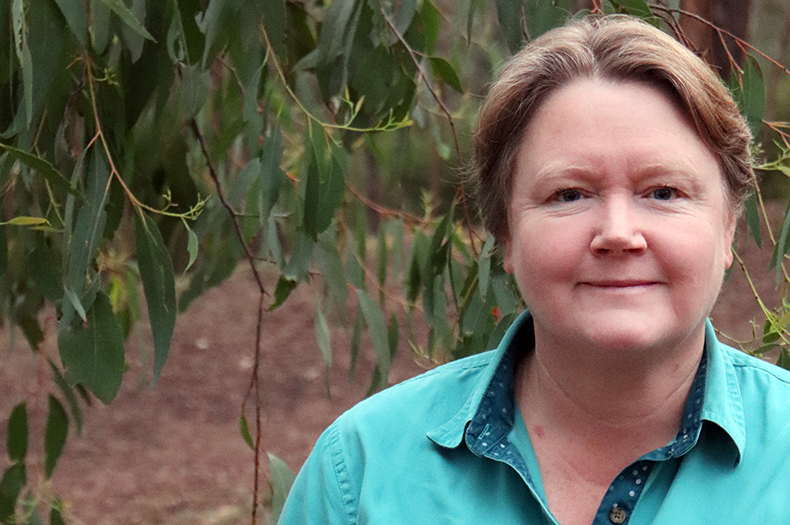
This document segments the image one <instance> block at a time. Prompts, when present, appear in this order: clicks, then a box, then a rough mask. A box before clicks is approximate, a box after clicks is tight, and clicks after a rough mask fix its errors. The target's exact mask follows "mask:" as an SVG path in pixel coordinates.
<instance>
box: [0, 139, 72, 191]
mask: <svg viewBox="0 0 790 525" xmlns="http://www.w3.org/2000/svg"><path fill="white" fill-rule="evenodd" d="M0 148H2V149H4V150H6V151H7V152H8V153H9V155H11V156H12V157H14V158H15V159H17V160H18V161H19V162H21V163H23V164H25V165H26V166H27V167H28V168H30V169H32V170H34V171H37V172H38V173H40V174H41V175H43V176H44V178H45V179H46V180H47V181H48V182H49V183H50V184H52V185H53V186H55V187H56V188H61V189H63V190H66V191H67V192H69V193H71V194H72V195H78V193H77V190H76V189H75V188H74V186H73V185H72V184H71V183H70V182H69V180H68V179H67V178H66V177H64V176H63V175H62V174H61V173H60V172H59V171H58V170H57V169H56V168H55V166H53V165H52V164H50V163H49V161H47V160H45V159H43V158H41V157H38V156H36V155H33V154H31V153H28V152H26V151H24V150H21V149H19V148H15V147H13V146H9V145H7V144H3V143H2V142H0Z"/></svg>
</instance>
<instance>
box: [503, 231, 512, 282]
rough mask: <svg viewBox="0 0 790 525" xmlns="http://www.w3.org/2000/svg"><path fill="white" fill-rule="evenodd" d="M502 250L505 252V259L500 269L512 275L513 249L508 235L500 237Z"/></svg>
mask: <svg viewBox="0 0 790 525" xmlns="http://www.w3.org/2000/svg"><path fill="white" fill-rule="evenodd" d="M500 242H501V243H502V249H504V250H505V257H504V259H503V261H502V267H503V268H504V269H505V271H506V272H507V273H509V274H511V275H512V274H513V269H514V268H513V249H512V243H511V242H510V234H509V233H507V234H505V235H503V236H502V238H501V241H500Z"/></svg>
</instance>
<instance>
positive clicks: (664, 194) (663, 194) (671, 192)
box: [650, 186, 678, 201]
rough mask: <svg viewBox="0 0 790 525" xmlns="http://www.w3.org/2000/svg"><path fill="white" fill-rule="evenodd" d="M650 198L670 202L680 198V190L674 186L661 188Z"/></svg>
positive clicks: (653, 191) (655, 190) (651, 193)
mask: <svg viewBox="0 0 790 525" xmlns="http://www.w3.org/2000/svg"><path fill="white" fill-rule="evenodd" d="M650 196H651V197H653V198H654V199H656V200H659V201H668V200H672V199H674V198H675V197H677V196H678V190H677V189H676V188H673V187H672V186H661V187H660V188H656V189H654V190H652V191H651V192H650Z"/></svg>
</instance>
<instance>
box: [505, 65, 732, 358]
mask: <svg viewBox="0 0 790 525" xmlns="http://www.w3.org/2000/svg"><path fill="white" fill-rule="evenodd" d="M508 211H509V217H508V221H509V222H508V224H509V236H508V238H507V239H506V241H505V252H506V254H505V268H506V270H507V271H508V272H510V273H512V274H513V275H514V276H515V278H516V281H517V282H518V285H519V288H520V289H521V293H522V295H523V296H524V299H525V300H526V303H527V305H528V307H529V308H530V311H531V312H532V315H533V317H534V320H535V331H536V334H535V335H536V341H537V342H538V344H541V341H547V342H548V341H553V342H555V343H560V344H575V345H579V344H582V345H585V344H586V345H589V344H592V345H595V346H598V347H600V348H609V349H615V350H616V349H623V350H639V349H651V348H653V349H654V348H679V346H678V345H682V344H683V343H687V344H692V343H693V342H694V341H699V338H701V337H703V336H702V334H703V333H704V324H705V319H706V318H707V316H708V314H709V312H710V310H711V308H712V307H713V303H714V302H715V300H716V296H717V295H718V293H719V288H720V287H721V283H722V278H723V274H724V271H725V269H726V268H728V267H729V266H730V264H731V263H732V252H731V250H730V245H731V244H732V240H733V235H734V230H735V218H734V216H733V213H732V211H731V208H730V206H729V204H728V199H727V197H726V190H725V188H724V182H723V179H722V175H721V172H720V169H719V166H718V163H717V160H716V157H715V156H714V155H713V153H712V152H711V151H710V150H709V149H708V147H707V146H706V144H705V143H704V142H703V141H702V140H701V139H700V138H699V137H698V136H697V133H696V131H695V130H694V129H693V128H692V126H691V125H690V124H689V123H688V122H687V120H686V118H685V117H684V116H683V114H682V113H681V112H680V111H679V109H678V108H677V107H676V105H675V104H674V103H673V102H672V101H671V100H670V99H669V98H668V97H667V96H666V95H665V94H663V93H662V92H661V91H659V90H658V89H656V88H654V87H651V86H650V85H648V84H644V83H639V82H620V83H617V82H607V81H598V80H579V81H577V82H574V83H572V84H570V85H568V86H565V87H563V88H561V89H560V90H559V91H557V92H555V93H553V94H552V95H551V96H550V97H549V98H548V99H547V100H546V101H545V102H544V103H543V104H542V105H541V107H540V108H539V109H538V111H537V112H536V113H535V115H534V116H533V118H532V121H531V122H530V124H529V126H528V127H527V129H526V132H525V136H524V139H523V142H522V144H521V149H520V151H519V153H518V157H517V159H516V168H515V173H514V177H513V194H512V197H511V201H510V208H509V210H508ZM667 345H673V346H667Z"/></svg>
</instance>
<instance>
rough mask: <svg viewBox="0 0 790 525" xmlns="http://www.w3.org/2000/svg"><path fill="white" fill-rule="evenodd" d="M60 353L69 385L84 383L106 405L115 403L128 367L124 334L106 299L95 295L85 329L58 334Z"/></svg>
mask: <svg viewBox="0 0 790 525" xmlns="http://www.w3.org/2000/svg"><path fill="white" fill-rule="evenodd" d="M58 349H59V350H60V359H61V361H62V362H63V367H64V368H65V369H66V380H67V381H68V382H69V384H71V385H72V386H73V385H75V384H77V383H81V384H82V385H84V386H85V387H87V388H88V389H89V390H90V391H91V392H93V394H94V395H95V396H96V397H97V398H99V399H100V400H101V401H103V402H104V403H109V402H110V401H112V400H113V399H115V396H116V395H117V394H118V389H119V388H120V387H121V380H122V379H123V372H124V367H125V360H124V352H123V333H122V332H121V327H120V325H119V324H118V321H117V320H116V319H115V315H113V312H112V306H111V305H110V300H109V298H108V297H107V295H105V294H104V293H103V292H99V293H98V294H97V295H96V300H95V301H94V302H93V307H92V308H91V310H90V311H89V312H88V322H87V325H86V326H83V325H82V324H77V325H76V326H74V325H72V326H69V327H68V328H66V329H65V330H62V331H61V332H60V333H59V334H58Z"/></svg>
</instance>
